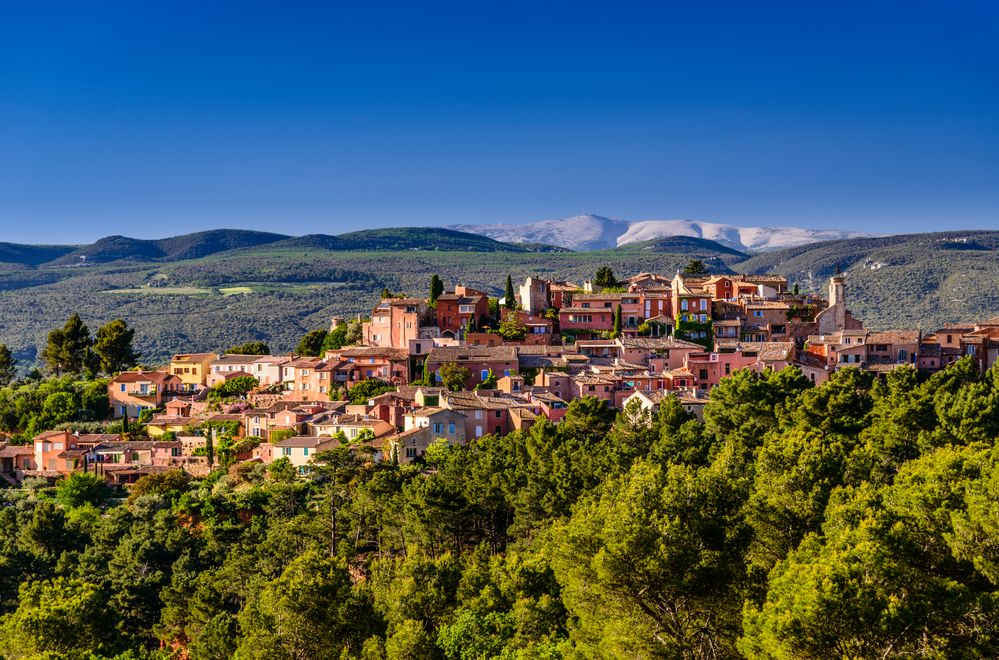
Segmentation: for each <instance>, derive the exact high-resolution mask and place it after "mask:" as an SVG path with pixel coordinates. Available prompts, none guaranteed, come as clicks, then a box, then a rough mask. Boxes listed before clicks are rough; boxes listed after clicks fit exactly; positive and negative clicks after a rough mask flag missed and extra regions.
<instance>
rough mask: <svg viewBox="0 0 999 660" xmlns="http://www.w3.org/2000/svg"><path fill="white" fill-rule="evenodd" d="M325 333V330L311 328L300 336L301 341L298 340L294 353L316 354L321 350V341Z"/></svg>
mask: <svg viewBox="0 0 999 660" xmlns="http://www.w3.org/2000/svg"><path fill="white" fill-rule="evenodd" d="M327 334H328V333H327V331H326V330H312V331H310V332H308V333H306V335H305V336H304V337H302V341H300V342H298V347H297V348H296V349H295V353H297V354H298V355H303V356H306V357H316V356H318V355H319V354H320V353H321V352H322V350H323V342H325V341H326V335H327Z"/></svg>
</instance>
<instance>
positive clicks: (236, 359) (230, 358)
mask: <svg viewBox="0 0 999 660" xmlns="http://www.w3.org/2000/svg"><path fill="white" fill-rule="evenodd" d="M259 358H260V356H259V355H240V354H238V353H233V354H230V355H222V356H220V357H217V358H215V359H214V360H212V364H213V365H215V364H253V363H254V362H256V361H257V360H258V359H259Z"/></svg>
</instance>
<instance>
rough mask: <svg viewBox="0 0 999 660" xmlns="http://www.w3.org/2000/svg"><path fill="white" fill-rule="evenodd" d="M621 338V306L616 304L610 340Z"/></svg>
mask: <svg viewBox="0 0 999 660" xmlns="http://www.w3.org/2000/svg"><path fill="white" fill-rule="evenodd" d="M620 336H621V304H620V303H618V306H617V308H616V309H615V310H614V331H613V332H612V333H611V339H617V338H618V337H620Z"/></svg>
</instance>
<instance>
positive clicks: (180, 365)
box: [170, 353, 218, 390]
mask: <svg viewBox="0 0 999 660" xmlns="http://www.w3.org/2000/svg"><path fill="white" fill-rule="evenodd" d="M217 357H218V355H216V354H215V353H180V354H177V355H174V356H173V359H172V360H170V373H172V374H173V375H174V376H176V377H177V378H180V379H181V381H183V383H184V389H185V390H195V389H198V387H200V386H205V385H207V384H208V376H209V374H210V373H211V362H212V360H214V359H215V358H217Z"/></svg>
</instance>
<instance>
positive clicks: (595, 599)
mask: <svg viewBox="0 0 999 660" xmlns="http://www.w3.org/2000/svg"><path fill="white" fill-rule="evenodd" d="M744 488H745V482H744V481H743V480H740V479H732V478H731V475H729V474H725V473H723V472H719V471H716V470H713V469H707V468H705V469H701V470H695V469H694V468H691V467H688V466H680V465H673V466H668V467H660V466H658V465H654V464H651V463H647V462H644V461H639V462H637V463H636V464H635V465H634V466H633V467H632V468H631V470H630V472H629V473H628V474H627V475H625V476H624V477H622V478H620V479H614V480H612V481H610V482H608V483H607V484H606V485H605V487H604V488H603V489H602V491H601V493H600V494H599V495H596V496H594V497H592V498H590V499H587V500H586V501H585V502H583V503H581V504H580V505H579V506H577V507H576V508H575V509H574V510H573V515H572V518H571V519H570V520H569V521H568V522H567V523H565V524H563V525H558V526H556V528H555V529H554V530H553V532H552V534H551V536H550V538H551V539H552V549H551V557H552V559H553V568H554V570H555V574H556V576H557V577H558V579H559V583H560V584H561V585H562V586H563V593H562V596H563V600H564V602H565V604H566V606H567V607H568V609H569V612H570V613H571V614H572V615H573V616H574V617H576V618H577V620H578V626H577V627H576V628H575V629H574V630H573V631H572V637H573V639H574V641H575V642H576V645H577V647H579V648H580V649H581V650H582V651H583V655H584V656H589V657H676V658H704V657H732V656H734V655H735V653H734V651H735V648H734V647H735V642H736V639H737V636H738V633H739V623H740V620H741V610H742V588H743V579H744V578H743V576H744V569H743V562H742V551H743V549H744V548H745V544H746V542H747V540H748V538H749V536H748V533H747V531H748V530H747V529H746V527H745V526H744V525H743V524H741V523H740V520H739V510H740V508H741V505H742V502H743V498H744Z"/></svg>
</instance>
